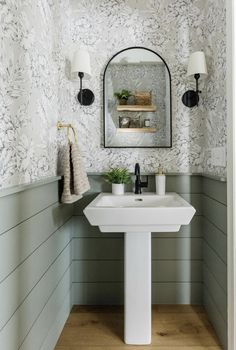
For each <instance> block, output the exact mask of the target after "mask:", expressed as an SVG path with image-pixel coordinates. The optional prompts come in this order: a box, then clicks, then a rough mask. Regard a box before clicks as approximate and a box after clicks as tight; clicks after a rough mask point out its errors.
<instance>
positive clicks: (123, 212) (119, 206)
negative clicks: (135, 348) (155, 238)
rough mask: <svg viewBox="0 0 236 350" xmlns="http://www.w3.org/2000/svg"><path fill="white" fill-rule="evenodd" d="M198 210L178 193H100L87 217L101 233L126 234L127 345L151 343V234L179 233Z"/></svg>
mask: <svg viewBox="0 0 236 350" xmlns="http://www.w3.org/2000/svg"><path fill="white" fill-rule="evenodd" d="M194 213H195V209H194V208H193V207H192V206H191V205H190V204H189V203H188V202H186V201H185V200H184V199H183V198H182V197H181V196H179V195H178V194H177V193H167V194H166V195H165V196H158V195H156V194H154V193H145V194H141V195H137V194H133V193H126V194H124V195H121V196H115V195H112V194H111V193H100V194H99V195H98V196H97V197H96V198H95V199H94V200H93V201H92V202H91V203H90V204H89V205H88V206H87V207H86V208H85V209H84V214H85V216H86V217H87V219H88V221H89V222H90V224H91V225H93V226H99V229H100V231H101V232H124V235H125V254H124V257H125V258H124V259H125V332H124V338H125V339H124V340H125V343H126V344H133V345H145V344H150V343H151V283H152V281H151V232H174V231H179V229H180V226H181V225H188V224H189V223H190V221H191V219H192V217H193V215H194Z"/></svg>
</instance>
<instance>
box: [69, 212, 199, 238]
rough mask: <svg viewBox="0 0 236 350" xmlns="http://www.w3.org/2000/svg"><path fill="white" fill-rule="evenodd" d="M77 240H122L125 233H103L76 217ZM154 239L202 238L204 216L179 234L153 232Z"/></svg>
mask: <svg viewBox="0 0 236 350" xmlns="http://www.w3.org/2000/svg"><path fill="white" fill-rule="evenodd" d="M73 220H74V231H73V232H74V233H73V237H75V238H110V237H111V235H112V237H113V238H115V237H118V238H122V237H123V233H115V232H113V233H103V232H100V230H99V228H98V227H97V226H91V225H90V224H89V222H88V220H87V219H86V217H85V216H74V218H73ZM152 237H162V238H171V237H172V238H175V237H176V238H181V237H182V238H183V237H202V216H200V215H199V216H197V215H196V216H194V217H193V219H192V221H191V223H190V224H189V225H183V226H181V228H180V231H178V232H157V233H155V232H153V233H152Z"/></svg>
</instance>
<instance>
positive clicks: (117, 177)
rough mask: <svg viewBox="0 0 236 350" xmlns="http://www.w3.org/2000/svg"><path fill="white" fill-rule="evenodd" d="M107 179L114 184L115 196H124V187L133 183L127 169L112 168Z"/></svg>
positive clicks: (113, 191) (106, 176)
mask: <svg viewBox="0 0 236 350" xmlns="http://www.w3.org/2000/svg"><path fill="white" fill-rule="evenodd" d="M105 179H106V181H107V182H109V183H111V184H112V193H113V194H124V192H125V191H124V187H125V186H124V185H125V184H128V183H129V182H130V181H131V176H130V174H129V172H128V170H127V169H126V168H111V169H110V170H109V171H108V172H107V173H106V174H105Z"/></svg>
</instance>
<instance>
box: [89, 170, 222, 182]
mask: <svg viewBox="0 0 236 350" xmlns="http://www.w3.org/2000/svg"><path fill="white" fill-rule="evenodd" d="M87 174H88V175H90V176H101V175H104V174H105V173H104V172H88V173H87ZM142 175H149V176H154V175H155V173H147V172H142ZM166 175H167V176H202V177H207V178H209V179H212V180H216V181H221V182H227V178H226V177H224V176H217V175H213V174H205V173H166Z"/></svg>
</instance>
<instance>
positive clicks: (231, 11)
mask: <svg viewBox="0 0 236 350" xmlns="http://www.w3.org/2000/svg"><path fill="white" fill-rule="evenodd" d="M235 18H236V6H235V3H234V0H227V125H228V127H227V164H228V167H227V173H228V176H227V181H228V186H227V205H228V211H227V212H228V215H227V216H228V219H227V223H228V229H227V231H228V238H227V239H228V241H227V244H228V258H227V260H228V261H227V262H228V349H229V350H233V349H236V332H235V319H236V318H235V317H236V307H235V293H236V278H235V277H236V276H235V272H236V271H235V266H236V264H235V263H236V254H235V251H236V249H235V246H236V245H235V217H236V216H235V215H236V213H235V204H236V193H235V184H236V171H235V170H236V169H235V165H236V159H235V156H236V154H235V137H236V123H235V117H236V115H235V99H236V89H235V81H236V74H235V73H236V72H235V64H234V62H235V58H236V55H235V48H236V45H235V44H236V43H235V40H236V35H235V28H234V20H235Z"/></svg>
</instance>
